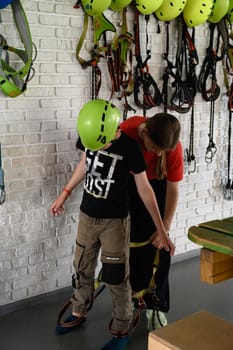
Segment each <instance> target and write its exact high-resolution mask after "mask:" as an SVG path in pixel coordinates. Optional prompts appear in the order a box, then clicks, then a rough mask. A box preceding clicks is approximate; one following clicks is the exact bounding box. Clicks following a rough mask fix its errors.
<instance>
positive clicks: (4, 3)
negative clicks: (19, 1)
mask: <svg viewBox="0 0 233 350" xmlns="http://www.w3.org/2000/svg"><path fill="white" fill-rule="evenodd" d="M10 3H12V0H1V1H0V9H4V7H7V6H8V5H9V4H10Z"/></svg>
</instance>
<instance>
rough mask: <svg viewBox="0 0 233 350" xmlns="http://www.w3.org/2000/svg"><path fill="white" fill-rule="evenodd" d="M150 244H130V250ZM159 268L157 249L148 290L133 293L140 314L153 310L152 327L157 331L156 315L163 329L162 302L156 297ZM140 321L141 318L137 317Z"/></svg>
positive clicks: (135, 305) (148, 242)
mask: <svg viewBox="0 0 233 350" xmlns="http://www.w3.org/2000/svg"><path fill="white" fill-rule="evenodd" d="M148 244H151V243H150V241H145V242H130V248H131V249H132V248H135V249H140V248H141V247H144V246H146V245H148ZM158 266H159V249H157V251H156V254H155V258H154V263H153V273H152V277H151V280H150V283H149V286H148V288H146V289H143V290H140V291H138V292H134V291H133V293H132V300H133V303H134V307H135V309H137V310H138V314H139V315H140V313H141V312H142V310H145V309H150V310H153V314H152V327H153V329H155V324H154V315H155V314H156V316H157V319H158V321H159V324H160V326H161V327H163V323H162V321H161V320H160V315H159V311H160V310H159V306H160V300H159V298H158V296H157V295H156V285H155V279H154V277H155V273H156V271H157V269H158ZM137 317H138V318H139V320H140V316H137Z"/></svg>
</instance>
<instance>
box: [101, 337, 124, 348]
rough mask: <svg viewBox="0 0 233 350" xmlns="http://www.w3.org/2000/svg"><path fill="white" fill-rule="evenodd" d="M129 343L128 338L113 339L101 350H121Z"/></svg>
mask: <svg viewBox="0 0 233 350" xmlns="http://www.w3.org/2000/svg"><path fill="white" fill-rule="evenodd" d="M128 343H129V336H126V337H122V338H116V337H113V338H112V339H111V340H110V341H109V342H108V343H106V344H105V345H104V346H103V347H102V348H101V350H123V349H124V348H125V347H126V346H127V345H128Z"/></svg>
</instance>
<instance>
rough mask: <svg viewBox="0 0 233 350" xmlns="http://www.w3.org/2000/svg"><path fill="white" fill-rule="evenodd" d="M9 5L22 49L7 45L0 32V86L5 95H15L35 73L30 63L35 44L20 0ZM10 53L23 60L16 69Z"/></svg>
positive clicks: (25, 86) (21, 90)
mask: <svg viewBox="0 0 233 350" xmlns="http://www.w3.org/2000/svg"><path fill="white" fill-rule="evenodd" d="M10 6H11V8H12V13H13V17H14V22H15V24H16V27H17V30H18V32H19V35H20V38H21V41H22V43H23V46H24V49H19V48H15V47H13V46H10V45H8V43H7V40H6V38H5V37H4V36H3V35H1V34H0V87H1V89H2V91H3V92H4V94H6V95H7V96H9V97H17V96H19V95H21V94H22V93H23V92H24V91H25V90H26V89H27V83H28V82H29V81H30V80H31V79H32V78H33V76H34V74H35V70H34V68H33V67H32V65H33V62H34V60H35V59H36V46H35V45H34V44H33V43H32V38H31V33H30V28H29V24H28V20H27V17H26V14H25V12H24V9H23V7H22V5H21V2H20V0H12V2H11V4H10ZM33 48H34V51H35V55H34V57H33ZM11 54H15V55H16V56H17V57H18V59H20V61H22V62H23V66H22V67H21V68H19V69H16V68H14V67H13V65H12V64H11V63H10V56H11Z"/></svg>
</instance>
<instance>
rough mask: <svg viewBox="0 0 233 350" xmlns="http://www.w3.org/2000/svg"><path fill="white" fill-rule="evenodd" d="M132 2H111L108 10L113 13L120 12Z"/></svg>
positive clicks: (113, 0)
mask: <svg viewBox="0 0 233 350" xmlns="http://www.w3.org/2000/svg"><path fill="white" fill-rule="evenodd" d="M131 2H132V0H112V2H111V5H110V9H111V10H113V11H121V10H122V9H123V8H124V7H126V6H128V5H129V4H130V3H131Z"/></svg>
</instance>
